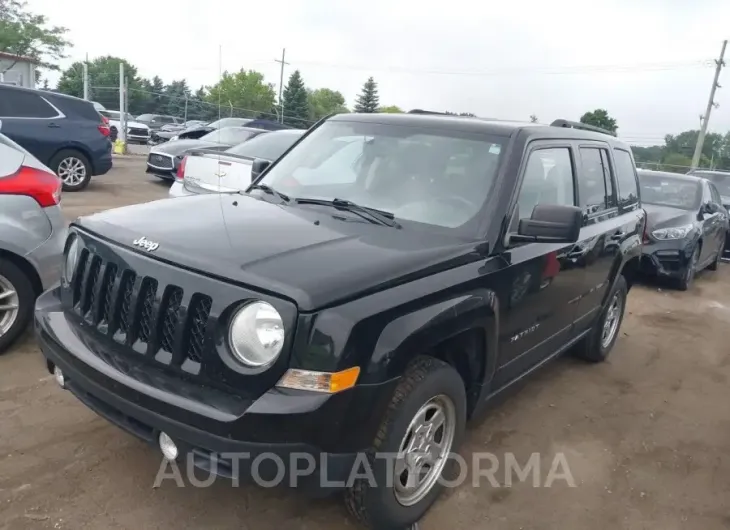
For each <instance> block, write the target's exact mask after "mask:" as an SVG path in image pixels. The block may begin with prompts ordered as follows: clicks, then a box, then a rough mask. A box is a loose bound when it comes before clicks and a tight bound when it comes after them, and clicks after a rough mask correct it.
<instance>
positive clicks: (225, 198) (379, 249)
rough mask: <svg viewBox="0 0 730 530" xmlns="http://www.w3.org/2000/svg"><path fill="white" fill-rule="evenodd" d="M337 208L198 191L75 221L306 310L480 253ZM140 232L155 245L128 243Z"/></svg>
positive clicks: (458, 242) (456, 242)
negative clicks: (339, 216)
mask: <svg viewBox="0 0 730 530" xmlns="http://www.w3.org/2000/svg"><path fill="white" fill-rule="evenodd" d="M191 212H193V213H194V214H193V215H191ZM333 213H337V212H335V211H334V210H330V209H328V208H319V207H314V208H313V207H309V206H279V205H276V204H272V203H269V202H266V201H264V200H259V199H256V198H254V197H250V196H247V195H240V194H210V195H209V194H204V195H195V196H189V197H180V198H174V199H163V200H159V201H154V202H149V203H145V204H138V205H134V206H128V207H125V208H117V209H113V210H107V211H105V212H102V213H99V214H95V215H91V216H88V217H82V218H80V219H79V220H77V221H76V224H77V225H80V226H81V227H82V228H84V229H86V230H88V231H90V232H93V233H96V234H98V235H99V236H101V237H103V238H106V239H109V240H111V241H112V242H115V243H116V244H120V245H123V246H126V247H129V248H131V249H133V250H136V251H138V252H140V253H143V254H145V255H147V256H149V257H152V258H156V259H160V260H164V261H167V262H169V263H171V264H177V265H179V266H183V267H186V268H189V269H193V270H196V271H199V272H202V273H206V274H209V275H212V276H215V277H218V278H223V279H227V280H229V281H233V282H235V283H239V284H243V285H247V286H250V287H253V288H254V289H258V290H262V291H266V292H269V293H272V294H275V295H279V296H283V297H285V298H288V299H290V300H292V301H294V302H295V303H296V304H297V305H298V306H299V308H300V309H301V310H302V311H312V310H315V309H318V308H321V307H325V306H330V305H333V304H335V303H336V302H338V301H342V300H345V299H348V298H351V297H353V296H355V295H357V294H363V293H365V292H372V291H374V290H376V289H380V288H383V287H384V286H386V285H395V284H397V283H400V282H403V281H406V280H410V279H415V278H417V277H420V276H422V275H425V274H431V273H433V272H435V271H436V270H443V269H444V268H450V267H453V266H455V265H456V264H459V263H464V262H465V261H472V260H475V259H479V256H478V255H477V253H476V252H475V247H476V244H475V243H474V242H473V241H464V240H462V239H457V238H454V237H449V236H446V235H436V234H428V236H424V235H422V234H421V233H419V232H414V231H412V230H407V229H397V228H390V227H386V226H380V225H374V224H370V223H367V222H360V221H362V220H361V219H359V218H358V217H356V216H354V215H353V216H352V222H350V221H343V220H339V219H334V218H333V217H332V215H333ZM343 215H344V216H347V217H348V219H349V218H350V217H349V214H346V213H345V214H343ZM315 221H319V222H318V223H316V224H315ZM140 237H145V238H146V239H147V240H149V241H151V242H153V243H158V245H159V246H158V247H157V248H156V249H155V250H154V251H152V252H147V251H145V250H144V249H142V248H139V247H137V246H134V245H133V241H135V240H136V239H138V238H140Z"/></svg>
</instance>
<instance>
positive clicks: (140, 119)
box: [137, 114, 154, 121]
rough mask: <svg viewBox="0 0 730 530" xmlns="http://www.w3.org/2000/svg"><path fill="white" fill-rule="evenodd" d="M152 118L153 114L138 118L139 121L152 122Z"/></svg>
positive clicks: (141, 115) (142, 115)
mask: <svg viewBox="0 0 730 530" xmlns="http://www.w3.org/2000/svg"><path fill="white" fill-rule="evenodd" d="M152 118H154V116H153V115H152V114H140V115H139V116H137V120H139V121H152Z"/></svg>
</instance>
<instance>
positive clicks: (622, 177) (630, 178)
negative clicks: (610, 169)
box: [613, 149, 639, 206]
mask: <svg viewBox="0 0 730 530" xmlns="http://www.w3.org/2000/svg"><path fill="white" fill-rule="evenodd" d="M613 158H614V160H615V161H616V181H617V183H618V202H619V204H620V205H621V206H626V205H629V204H632V203H634V202H636V201H638V200H639V192H638V188H637V185H636V168H635V166H634V161H633V159H632V158H631V153H629V152H628V151H624V150H623V149H614V150H613Z"/></svg>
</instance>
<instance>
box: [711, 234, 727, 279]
mask: <svg viewBox="0 0 730 530" xmlns="http://www.w3.org/2000/svg"><path fill="white" fill-rule="evenodd" d="M723 252H725V236H724V235H723V236H722V243H720V246H719V247H718V249H717V256H715V259H714V260H712V263H710V264H709V265H708V266H707V270H709V271H716V270H717V268H718V267H719V266H720V260H721V259H722V253H723Z"/></svg>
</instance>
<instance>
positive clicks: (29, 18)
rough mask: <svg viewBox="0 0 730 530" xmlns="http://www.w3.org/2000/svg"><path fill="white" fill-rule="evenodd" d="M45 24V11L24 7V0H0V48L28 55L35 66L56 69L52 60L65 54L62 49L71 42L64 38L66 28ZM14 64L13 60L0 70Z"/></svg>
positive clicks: (14, 53) (6, 69)
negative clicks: (35, 10)
mask: <svg viewBox="0 0 730 530" xmlns="http://www.w3.org/2000/svg"><path fill="white" fill-rule="evenodd" d="M47 24H48V20H47V19H46V17H45V16H44V15H36V14H33V13H31V12H29V11H28V10H27V4H26V2H21V1H19V0H0V52H3V53H9V54H12V55H19V56H22V57H30V58H31V59H33V60H34V61H35V62H36V63H37V64H38V66H41V67H43V68H47V69H49V70H58V65H57V64H56V63H55V61H57V60H59V59H63V58H64V57H65V55H64V51H65V49H66V47H67V46H69V45H70V44H71V43H70V42H69V41H67V40H66V38H65V35H66V33H67V32H68V30H67V29H66V28H64V27H61V26H48V25H47ZM14 65H15V62H14V61H13V62H9V63H8V65H7V66H6V67H5V68H4V69H2V70H0V73H4V72H7V71H8V70H10V69H11V68H12V67H13V66H14Z"/></svg>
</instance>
